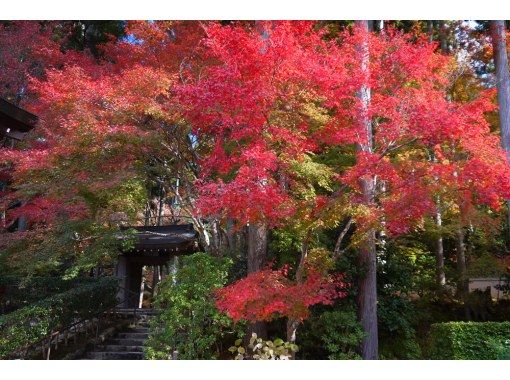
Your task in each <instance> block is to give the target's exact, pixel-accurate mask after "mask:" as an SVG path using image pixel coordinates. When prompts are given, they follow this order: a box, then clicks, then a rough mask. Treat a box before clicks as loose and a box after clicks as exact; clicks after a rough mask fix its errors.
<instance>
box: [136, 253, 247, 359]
mask: <svg viewBox="0 0 510 380" xmlns="http://www.w3.org/2000/svg"><path fill="white" fill-rule="evenodd" d="M231 265H232V261H231V260H230V259H225V258H217V257H212V256H210V255H207V254H205V253H196V254H194V255H191V256H186V257H183V258H182V265H180V267H179V268H178V270H177V274H176V276H175V279H174V278H172V277H171V276H169V277H167V278H166V279H165V280H163V281H162V282H161V284H160V288H159V292H158V295H157V296H156V300H155V305H156V308H158V309H159V310H160V313H159V314H158V316H157V317H155V318H154V319H153V320H152V321H151V326H150V327H151V332H150V336H149V339H148V340H147V342H146V347H145V354H146V357H147V358H148V359H168V357H169V356H170V355H171V354H172V352H173V351H174V350H177V351H178V352H179V358H180V359H217V358H219V357H220V354H221V353H222V351H223V340H224V338H229V337H230V338H231V341H232V342H233V341H234V340H235V339H236V338H237V334H236V333H235V332H234V330H235V327H234V326H233V324H232V321H231V319H230V318H228V317H227V316H226V315H224V314H221V313H220V312H219V311H218V310H217V309H216V305H215V303H214V297H213V292H214V290H216V289H218V288H221V287H222V286H224V285H225V284H226V282H227V279H228V272H229V269H230V267H231ZM238 327H240V326H238ZM227 348H228V346H227V347H226V348H225V351H226V349H227Z"/></svg>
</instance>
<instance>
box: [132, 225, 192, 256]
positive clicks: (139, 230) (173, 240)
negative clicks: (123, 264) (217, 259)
mask: <svg viewBox="0 0 510 380" xmlns="http://www.w3.org/2000/svg"><path fill="white" fill-rule="evenodd" d="M123 229H135V230H136V241H135V244H134V248H133V249H131V250H129V251H127V252H124V254H127V255H133V254H134V255H140V254H142V255H143V254H172V255H175V254H186V253H192V252H194V251H195V250H196V249H197V247H198V239H197V238H198V233H197V232H196V231H195V229H194V228H193V225H192V224H175V225H168V226H134V227H124V228H123Z"/></svg>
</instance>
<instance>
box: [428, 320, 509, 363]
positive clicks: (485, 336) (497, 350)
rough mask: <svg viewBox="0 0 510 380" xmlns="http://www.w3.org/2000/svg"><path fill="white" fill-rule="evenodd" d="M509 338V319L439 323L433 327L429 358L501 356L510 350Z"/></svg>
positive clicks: (497, 357)
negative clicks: (502, 320) (509, 348)
mask: <svg viewBox="0 0 510 380" xmlns="http://www.w3.org/2000/svg"><path fill="white" fill-rule="evenodd" d="M509 340H510V322H447V323H436V324H434V325H432V326H431V330H430V337H429V350H428V351H429V352H428V357H429V358H430V359H473V360H493V359H499V358H502V356H504V355H505V354H506V353H505V352H507V351H508V343H507V342H508V341H509ZM505 350H506V351H505Z"/></svg>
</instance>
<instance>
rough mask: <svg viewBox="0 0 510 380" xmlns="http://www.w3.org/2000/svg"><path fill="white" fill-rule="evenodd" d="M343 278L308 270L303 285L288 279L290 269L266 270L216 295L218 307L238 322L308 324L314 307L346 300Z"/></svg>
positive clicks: (253, 274)
mask: <svg viewBox="0 0 510 380" xmlns="http://www.w3.org/2000/svg"><path fill="white" fill-rule="evenodd" d="M346 295H347V293H346V284H345V283H344V282H342V276H340V275H326V276H324V275H323V274H321V273H319V272H316V271H314V270H308V273H307V276H306V279H305V280H304V282H303V283H296V282H294V281H291V280H289V278H288V277H287V269H286V268H282V269H279V270H271V269H264V270H261V271H259V272H256V273H252V274H250V275H248V276H247V277H246V278H243V279H241V280H239V281H237V282H235V283H233V284H231V285H229V286H227V287H225V288H222V289H219V290H218V291H217V293H216V297H217V299H216V306H217V307H218V309H219V310H221V311H222V312H225V313H226V314H227V315H228V316H229V317H231V318H232V319H233V320H234V321H239V320H247V321H269V320H272V319H274V318H278V317H288V318H291V319H296V320H304V319H306V318H307V317H308V315H309V308H310V306H313V305H316V304H324V305H330V304H332V303H333V301H334V300H335V299H338V298H342V297H345V296H346Z"/></svg>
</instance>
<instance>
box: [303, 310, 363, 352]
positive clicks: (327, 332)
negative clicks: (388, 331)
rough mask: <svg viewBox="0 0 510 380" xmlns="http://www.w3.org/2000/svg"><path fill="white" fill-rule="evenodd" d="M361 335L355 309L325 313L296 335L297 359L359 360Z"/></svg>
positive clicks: (314, 317) (315, 317)
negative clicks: (299, 352)
mask: <svg viewBox="0 0 510 380" xmlns="http://www.w3.org/2000/svg"><path fill="white" fill-rule="evenodd" d="M363 336H364V332H363V328H362V327H361V325H360V324H359V322H358V321H357V318H356V312H355V310H354V308H352V307H349V306H347V307H345V308H344V309H342V310H332V311H324V312H322V313H320V314H318V315H314V316H313V317H312V318H310V319H309V320H308V321H306V322H305V325H304V326H303V329H302V331H301V333H300V334H298V339H297V340H298V341H297V343H298V345H299V347H300V351H301V354H300V355H299V356H300V358H303V359H317V358H321V359H322V358H324V359H330V360H342V359H361V356H360V355H359V354H358V353H357V352H358V346H359V344H360V343H361V340H362V339H363Z"/></svg>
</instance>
